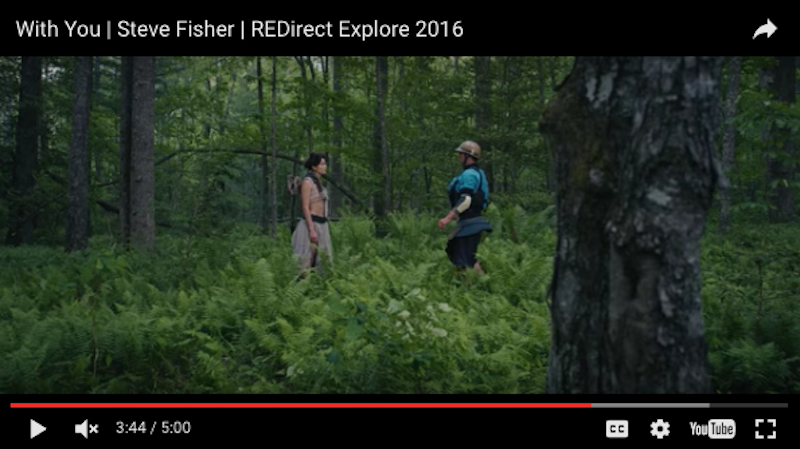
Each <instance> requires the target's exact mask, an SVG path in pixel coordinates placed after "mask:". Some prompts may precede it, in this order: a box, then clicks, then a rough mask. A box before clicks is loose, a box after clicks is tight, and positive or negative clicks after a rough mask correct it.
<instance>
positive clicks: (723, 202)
mask: <svg viewBox="0 0 800 449" xmlns="http://www.w3.org/2000/svg"><path fill="white" fill-rule="evenodd" d="M741 69H742V57H741V56H733V57H731V58H730V59H729V63H728V94H727V98H726V101H725V134H724V136H723V141H722V170H723V173H724V174H725V177H726V178H727V179H730V177H731V173H730V172H731V169H732V168H733V163H734V161H735V160H736V153H735V148H736V127H735V126H734V124H733V119H734V118H736V99H737V98H738V97H739V80H740V79H741ZM719 197H720V211H719V230H720V233H722V234H726V233H727V232H728V229H729V228H730V210H731V189H730V183H729V182H728V183H724V184H723V185H721V186H720V191H719Z"/></svg>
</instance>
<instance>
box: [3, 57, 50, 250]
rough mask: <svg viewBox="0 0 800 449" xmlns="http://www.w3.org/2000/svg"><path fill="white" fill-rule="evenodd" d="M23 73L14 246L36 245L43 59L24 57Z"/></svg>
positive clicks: (13, 182) (13, 214)
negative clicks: (36, 200) (36, 175)
mask: <svg viewBox="0 0 800 449" xmlns="http://www.w3.org/2000/svg"><path fill="white" fill-rule="evenodd" d="M20 72H21V74H20V78H21V82H20V94H19V118H18V119H17V120H18V121H17V148H16V154H15V156H14V173H13V174H12V179H11V186H12V187H11V189H12V191H11V194H12V201H11V207H10V215H9V224H8V233H7V235H6V244H8V245H14V246H19V245H32V244H34V243H35V238H34V233H33V232H34V215H35V213H34V212H33V211H34V209H33V205H32V196H33V193H34V190H35V189H36V177H35V172H36V165H37V162H36V160H37V158H38V155H37V153H38V151H37V146H38V145H37V144H38V141H39V108H40V106H41V102H40V100H41V86H42V57H41V56H23V57H22V67H21V69H20Z"/></svg>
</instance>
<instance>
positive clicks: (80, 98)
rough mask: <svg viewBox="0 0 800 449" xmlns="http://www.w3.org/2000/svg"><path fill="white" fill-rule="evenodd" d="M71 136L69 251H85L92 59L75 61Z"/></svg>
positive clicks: (68, 220)
mask: <svg viewBox="0 0 800 449" xmlns="http://www.w3.org/2000/svg"><path fill="white" fill-rule="evenodd" d="M74 76H75V81H74V86H75V87H74V89H75V90H74V92H73V101H72V135H71V136H70V142H69V195H68V199H67V224H66V240H67V241H66V250H67V251H78V250H83V249H86V247H87V246H88V243H89V170H90V165H89V108H90V105H91V95H92V57H91V56H76V57H75V75H74Z"/></svg>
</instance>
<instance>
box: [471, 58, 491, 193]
mask: <svg viewBox="0 0 800 449" xmlns="http://www.w3.org/2000/svg"><path fill="white" fill-rule="evenodd" d="M491 89H492V80H491V56H475V96H476V110H475V128H477V132H478V136H479V138H480V141H479V142H478V144H479V145H480V146H481V149H482V150H483V154H482V156H481V165H482V166H483V169H484V171H485V172H486V181H487V183H488V184H489V190H494V188H495V187H494V173H493V166H494V164H493V162H492V159H493V158H492V156H493V151H494V150H493V142H491V141H490V139H489V128H490V126H491V120H492V119H491V117H492V109H491V107H492V106H491Z"/></svg>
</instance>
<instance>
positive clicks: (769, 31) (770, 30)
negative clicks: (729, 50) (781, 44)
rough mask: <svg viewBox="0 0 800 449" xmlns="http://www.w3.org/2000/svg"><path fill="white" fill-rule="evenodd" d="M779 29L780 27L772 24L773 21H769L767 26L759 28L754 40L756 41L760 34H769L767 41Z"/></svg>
mask: <svg viewBox="0 0 800 449" xmlns="http://www.w3.org/2000/svg"><path fill="white" fill-rule="evenodd" d="M777 29H778V27H776V26H775V24H774V23H772V21H771V20H769V19H767V23H766V24H764V25H761V26H760V27H758V29H757V30H756V34H754V35H753V39H755V38H756V36H758V35H759V34H764V33H767V39H769V38H770V37H771V36H772V34H773V33H774V32H775V30H777Z"/></svg>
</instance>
